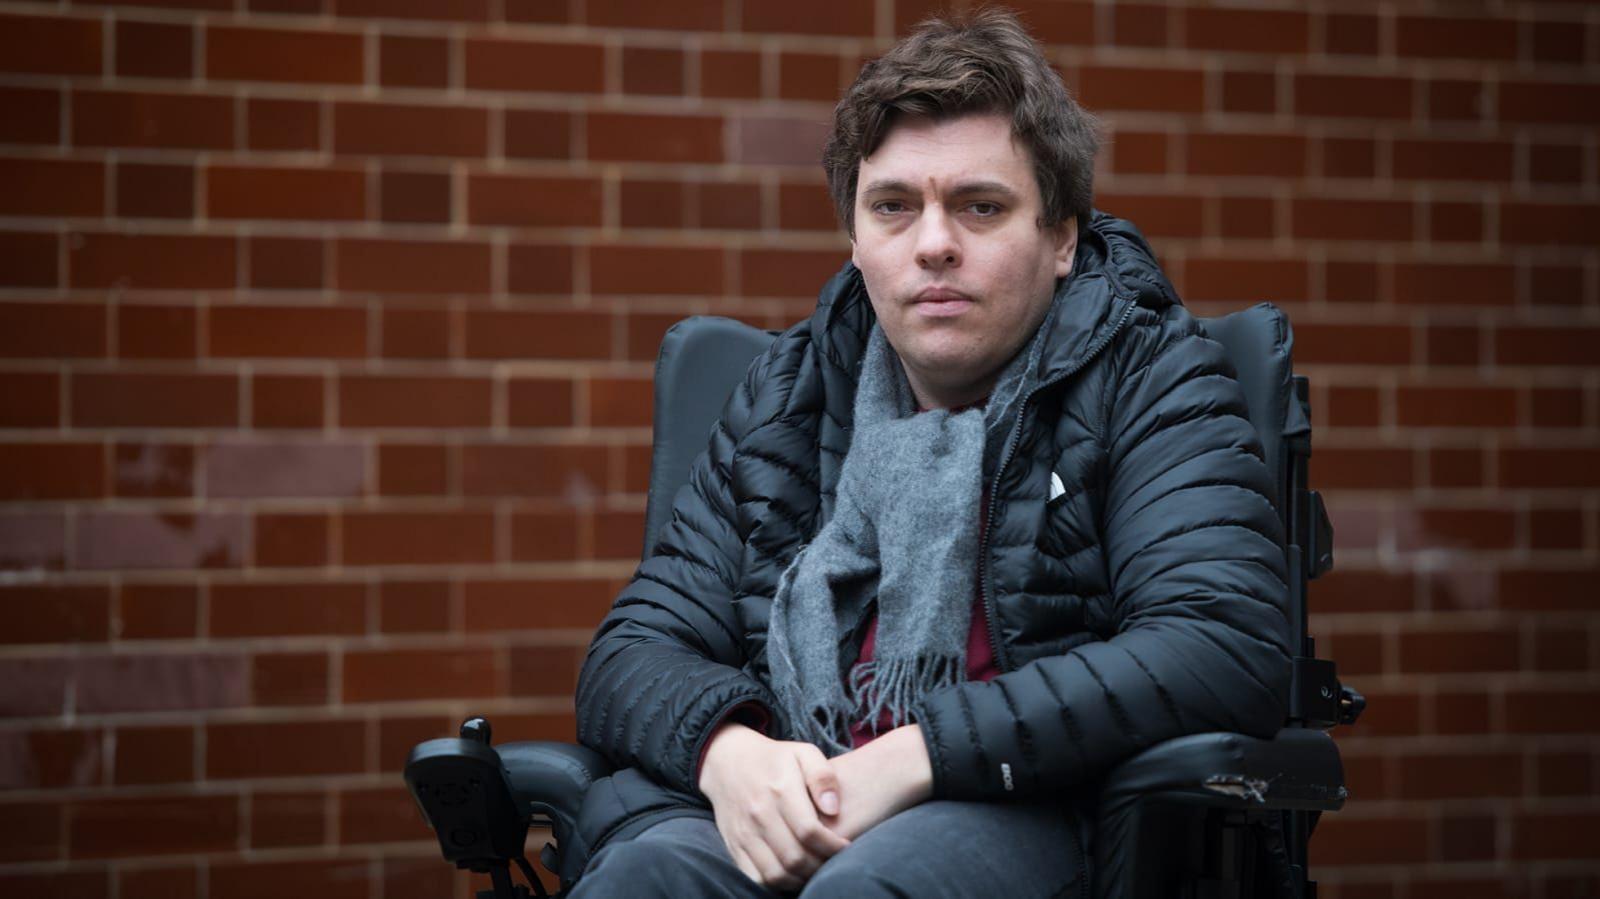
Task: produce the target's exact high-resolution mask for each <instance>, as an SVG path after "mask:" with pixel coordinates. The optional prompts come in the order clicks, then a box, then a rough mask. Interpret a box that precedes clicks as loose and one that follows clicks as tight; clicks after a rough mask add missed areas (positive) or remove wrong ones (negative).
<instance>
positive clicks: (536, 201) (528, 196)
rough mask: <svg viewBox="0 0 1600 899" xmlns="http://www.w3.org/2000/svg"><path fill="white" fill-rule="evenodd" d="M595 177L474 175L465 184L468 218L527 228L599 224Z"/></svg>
mask: <svg viewBox="0 0 1600 899" xmlns="http://www.w3.org/2000/svg"><path fill="white" fill-rule="evenodd" d="M602 203H603V200H602V193H601V188H600V181H599V179H597V178H538V177H526V176H519V175H474V176H473V177H472V178H471V180H469V181H468V183H467V219H468V220H469V221H471V222H472V223H474V224H484V225H515V226H522V227H528V228H563V227H572V228H595V227H599V225H600V219H601V208H602Z"/></svg>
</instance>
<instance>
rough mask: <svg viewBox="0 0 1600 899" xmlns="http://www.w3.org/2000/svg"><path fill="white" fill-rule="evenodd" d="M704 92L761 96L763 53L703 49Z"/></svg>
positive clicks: (724, 96)
mask: <svg viewBox="0 0 1600 899" xmlns="http://www.w3.org/2000/svg"><path fill="white" fill-rule="evenodd" d="M700 94H701V96H704V97H722V98H729V99H744V100H753V99H755V98H757V97H759V96H761V54H759V53H750V52H746V51H743V50H704V51H702V52H701V54H700Z"/></svg>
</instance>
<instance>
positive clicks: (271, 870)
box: [210, 0, 455, 899]
mask: <svg viewBox="0 0 1600 899" xmlns="http://www.w3.org/2000/svg"><path fill="white" fill-rule="evenodd" d="M334 2H335V3H338V4H340V5H343V4H345V3H347V2H349V0H334ZM453 5H455V4H444V6H447V7H448V6H453ZM419 820H420V819H419ZM368 875H369V867H368V862H367V861H366V860H365V859H354V860H339V861H332V860H328V859H320V858H318V859H312V860H310V861H226V862H215V863H213V864H212V865H211V869H210V876H211V882H212V883H220V884H227V885H228V896H229V899H273V897H278V896H316V897H318V899H366V896H367V895H368V891H369V887H368V883H367V880H368Z"/></svg>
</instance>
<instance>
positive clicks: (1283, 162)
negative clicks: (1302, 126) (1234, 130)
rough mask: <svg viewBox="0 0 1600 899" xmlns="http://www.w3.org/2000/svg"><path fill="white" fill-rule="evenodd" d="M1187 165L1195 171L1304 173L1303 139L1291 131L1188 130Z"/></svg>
mask: <svg viewBox="0 0 1600 899" xmlns="http://www.w3.org/2000/svg"><path fill="white" fill-rule="evenodd" d="M1187 158H1188V169H1189V172H1190V174H1197V175H1283V176H1295V175H1303V174H1305V171H1306V139H1305V138H1304V137H1301V136H1299V135H1293V134H1191V135H1189V138H1188V153H1187Z"/></svg>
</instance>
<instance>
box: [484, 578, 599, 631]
mask: <svg viewBox="0 0 1600 899" xmlns="http://www.w3.org/2000/svg"><path fill="white" fill-rule="evenodd" d="M618 588H619V585H618V584H617V583H616V582H615V581H611V580H603V579H593V580H539V581H510V580H508V581H468V582H467V585H466V590H467V592H466V627H467V630H468V631H470V632H480V631H482V632H499V631H506V630H544V629H548V628H575V629H578V630H593V629H594V628H595V627H596V626H598V625H599V624H600V619H601V618H604V617H605V614H606V612H607V611H609V610H610V608H611V603H612V602H613V601H614V600H615V599H616V596H617V590H618Z"/></svg>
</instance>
